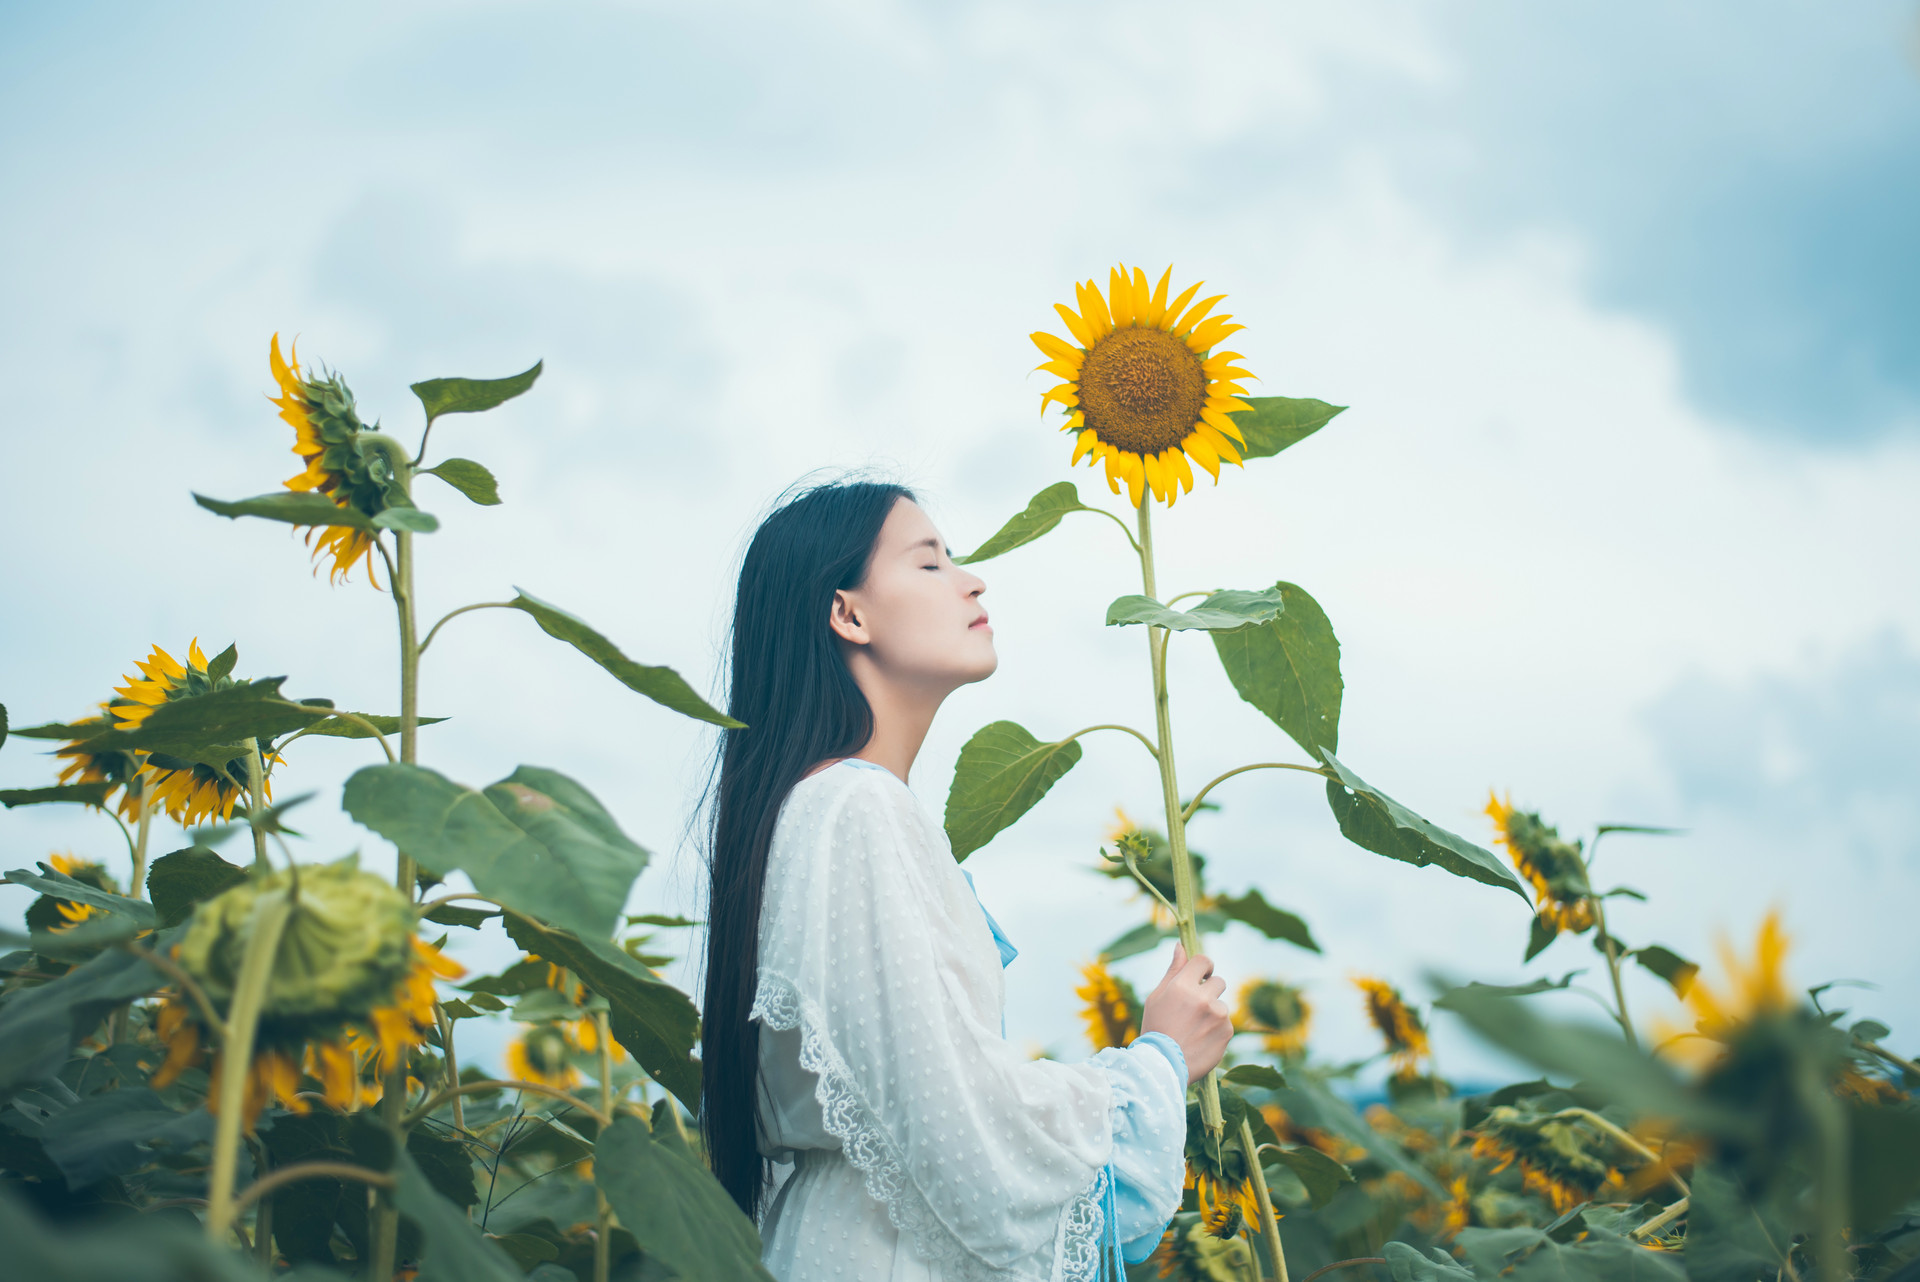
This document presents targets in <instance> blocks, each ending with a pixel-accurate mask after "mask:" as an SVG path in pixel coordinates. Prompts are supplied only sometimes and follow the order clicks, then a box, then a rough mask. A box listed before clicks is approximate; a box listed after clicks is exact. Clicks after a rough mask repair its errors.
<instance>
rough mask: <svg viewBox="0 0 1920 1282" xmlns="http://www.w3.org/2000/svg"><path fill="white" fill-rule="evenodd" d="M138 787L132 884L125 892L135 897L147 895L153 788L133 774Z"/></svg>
mask: <svg viewBox="0 0 1920 1282" xmlns="http://www.w3.org/2000/svg"><path fill="white" fill-rule="evenodd" d="M134 780H135V782H136V783H137V784H138V785H139V788H140V809H139V815H140V818H139V822H138V824H137V825H136V826H135V828H134V837H133V885H131V886H130V887H128V888H127V893H128V894H130V895H132V896H133V897H134V898H135V899H145V898H146V897H147V834H148V833H149V832H151V831H152V829H153V804H152V803H153V790H152V789H150V788H148V787H147V781H146V778H145V777H144V776H142V775H140V774H137V773H136V774H135V775H134Z"/></svg>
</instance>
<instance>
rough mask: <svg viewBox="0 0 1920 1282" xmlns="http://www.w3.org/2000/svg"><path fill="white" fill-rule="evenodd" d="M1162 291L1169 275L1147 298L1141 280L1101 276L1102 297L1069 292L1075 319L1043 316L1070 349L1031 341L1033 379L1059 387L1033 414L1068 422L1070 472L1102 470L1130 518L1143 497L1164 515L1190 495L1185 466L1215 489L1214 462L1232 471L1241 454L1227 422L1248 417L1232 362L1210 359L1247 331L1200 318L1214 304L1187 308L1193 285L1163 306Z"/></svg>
mask: <svg viewBox="0 0 1920 1282" xmlns="http://www.w3.org/2000/svg"><path fill="white" fill-rule="evenodd" d="M1172 279H1173V268H1171V267H1169V268H1167V270H1166V271H1165V272H1164V273H1162V275H1161V277H1160V283H1159V284H1158V285H1151V286H1150V285H1149V284H1148V283H1147V274H1146V272H1144V271H1142V270H1141V269H1140V268H1138V267H1134V268H1129V267H1127V266H1126V265H1124V264H1122V265H1120V266H1118V267H1115V268H1113V269H1111V270H1110V271H1109V272H1108V275H1107V293H1106V294H1105V295H1104V296H1103V295H1102V294H1101V293H1100V289H1099V286H1098V285H1097V284H1096V283H1095V282H1094V281H1091V280H1089V281H1087V282H1086V283H1085V284H1076V285H1075V286H1074V293H1075V296H1076V298H1075V301H1076V302H1077V303H1078V305H1079V308H1080V310H1079V311H1077V312H1076V311H1073V310H1072V309H1070V308H1068V307H1067V306H1066V305H1065V304H1062V303H1056V304H1054V310H1055V311H1057V312H1059V313H1060V318H1061V319H1062V320H1063V321H1065V322H1066V325H1067V332H1068V333H1069V334H1071V335H1072V337H1073V342H1068V341H1067V340H1066V339H1063V338H1060V337H1058V336H1057V335H1054V334H1049V333H1046V332H1044V331H1039V332H1036V333H1035V334H1034V335H1033V343H1034V346H1036V347H1038V348H1039V349H1040V351H1041V353H1042V354H1043V355H1045V356H1046V358H1047V359H1046V361H1045V362H1043V363H1042V364H1041V365H1040V366H1039V367H1038V368H1040V369H1042V370H1045V371H1046V372H1048V373H1050V374H1054V375H1057V376H1058V377H1059V378H1061V379H1064V380H1065V381H1064V382H1062V383H1060V384H1058V385H1056V386H1055V387H1053V388H1051V389H1050V390H1048V391H1047V392H1046V393H1044V394H1043V395H1042V396H1041V397H1040V408H1041V410H1042V411H1045V409H1046V407H1047V405H1048V404H1049V403H1056V404H1058V405H1060V406H1062V407H1063V408H1064V409H1065V410H1066V411H1067V420H1066V422H1065V424H1063V426H1062V430H1063V431H1070V432H1073V433H1074V434H1075V435H1074V448H1073V463H1076V464H1077V463H1078V462H1079V461H1080V460H1081V459H1083V458H1084V459H1086V460H1087V461H1088V464H1089V466H1092V465H1094V464H1104V465H1105V467H1106V479H1107V488H1108V489H1110V490H1112V491H1113V492H1114V493H1115V494H1118V493H1119V492H1120V486H1121V484H1122V483H1123V482H1124V483H1125V485H1126V487H1127V495H1128V498H1129V500H1130V501H1131V502H1132V503H1133V505H1134V506H1135V507H1139V506H1140V504H1141V503H1142V502H1144V501H1145V497H1146V494H1147V492H1148V491H1149V490H1151V491H1152V493H1153V496H1154V497H1155V498H1157V499H1159V500H1160V501H1161V502H1162V503H1166V504H1169V505H1171V504H1172V503H1173V502H1174V501H1175V500H1176V499H1177V498H1178V497H1179V495H1180V492H1181V491H1182V490H1183V489H1184V490H1186V491H1189V492H1191V491H1192V489H1193V468H1192V466H1191V464H1190V462H1189V460H1191V462H1193V463H1198V464H1199V465H1200V466H1201V467H1203V468H1205V469H1206V470H1207V473H1208V474H1209V475H1210V476H1212V477H1213V479H1214V480H1215V481H1216V482H1218V481H1219V479H1220V464H1221V462H1222V461H1225V462H1228V463H1232V464H1235V465H1238V464H1239V463H1240V449H1241V448H1243V447H1244V446H1245V445H1246V438H1245V437H1243V436H1242V435H1241V434H1240V429H1239V428H1237V427H1235V426H1234V423H1233V419H1232V417H1231V415H1232V414H1233V413H1234V412H1235V411H1237V410H1246V409H1251V408H1252V407H1251V406H1249V405H1248V404H1247V403H1246V402H1245V401H1242V400H1240V399H1239V397H1240V395H1241V394H1242V393H1243V392H1244V390H1245V389H1244V388H1242V387H1241V385H1240V382H1239V380H1241V379H1247V378H1252V377H1253V375H1252V374H1250V373H1249V372H1248V371H1246V370H1244V369H1241V368H1240V367H1239V366H1238V365H1236V364H1234V362H1235V361H1238V360H1240V359H1241V356H1240V354H1239V353H1238V352H1214V351H1213V347H1214V345H1215V344H1217V343H1219V342H1220V340H1222V339H1224V338H1226V337H1227V336H1228V335H1229V334H1232V333H1234V332H1236V331H1238V330H1241V329H1244V328H1246V327H1245V326H1244V325H1234V324H1229V323H1228V322H1229V321H1230V319H1231V318H1230V317H1229V316H1226V315H1220V316H1214V315H1212V314H1211V313H1212V311H1213V308H1214V305H1215V304H1216V303H1218V302H1219V301H1220V300H1221V299H1222V298H1225V297H1226V295H1225V294H1216V295H1214V296H1213V297H1211V298H1205V299H1202V300H1200V301H1199V302H1197V303H1195V302H1193V296H1194V295H1195V294H1197V293H1199V292H1200V285H1199V283H1197V282H1196V283H1195V284H1193V285H1190V286H1189V287H1188V288H1187V289H1186V290H1185V291H1184V292H1182V293H1181V294H1180V296H1179V297H1177V298H1175V299H1174V300H1173V301H1172V302H1168V301H1167V287H1168V285H1169V283H1170V282H1171V281H1172ZM1189 304H1191V306H1189ZM1075 343H1078V344H1079V346H1077V347H1076V346H1075V345H1074V344H1075Z"/></svg>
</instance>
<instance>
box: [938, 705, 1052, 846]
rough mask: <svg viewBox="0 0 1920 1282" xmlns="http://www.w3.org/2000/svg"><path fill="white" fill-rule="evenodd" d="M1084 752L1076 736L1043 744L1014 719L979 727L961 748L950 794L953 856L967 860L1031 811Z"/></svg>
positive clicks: (948, 815)
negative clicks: (1075, 738) (1004, 829)
mask: <svg viewBox="0 0 1920 1282" xmlns="http://www.w3.org/2000/svg"><path fill="white" fill-rule="evenodd" d="M1080 751H1081V750H1080V745H1079V743H1078V742H1076V741H1075V740H1072V739H1062V740H1060V741H1059V742H1057V743H1041V742H1040V741H1039V740H1038V739H1036V738H1034V737H1033V736H1032V735H1031V734H1029V733H1028V732H1027V730H1026V728H1025V727H1024V726H1020V725H1016V724H1015V723H1014V722H1011V721H996V722H994V723H993V724H992V725H989V726H983V727H982V728H981V729H979V730H977V731H975V732H974V735H973V738H971V739H969V740H967V742H966V746H965V747H963V748H961V749H960V761H959V764H958V765H957V766H955V768H954V775H953V787H952V789H951V790H950V791H949V792H948V793H947V821H946V827H947V839H948V840H949V841H950V842H951V843H952V845H953V857H954V858H955V859H965V858H966V857H967V856H968V855H970V854H972V853H973V852H974V851H976V850H978V849H980V847H982V846H984V845H986V844H987V843H988V842H989V841H992V840H993V838H994V835H995V834H996V833H998V832H1000V831H1001V830H1002V829H1003V828H1006V827H1008V826H1010V825H1011V824H1012V823H1013V822H1014V821H1015V820H1017V819H1018V818H1020V816H1021V815H1024V814H1026V813H1027V811H1029V810H1031V809H1033V807H1034V804H1035V803H1036V802H1038V801H1039V800H1040V798H1042V797H1044V796H1046V795H1047V790H1048V789H1049V788H1051V787H1053V785H1054V784H1056V783H1058V782H1060V777H1061V776H1062V775H1064V774H1066V773H1067V771H1069V770H1071V769H1073V767H1074V766H1075V765H1077V764H1078V763H1079V761H1080Z"/></svg>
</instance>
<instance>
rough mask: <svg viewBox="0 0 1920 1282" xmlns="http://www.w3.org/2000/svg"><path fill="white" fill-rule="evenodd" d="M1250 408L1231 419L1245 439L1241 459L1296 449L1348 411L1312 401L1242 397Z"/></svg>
mask: <svg viewBox="0 0 1920 1282" xmlns="http://www.w3.org/2000/svg"><path fill="white" fill-rule="evenodd" d="M1240 399H1241V400H1243V401H1245V402H1246V403H1247V404H1249V405H1251V406H1253V408H1252V409H1251V410H1242V411H1240V412H1238V413H1236V414H1234V415H1233V425H1234V426H1235V427H1237V428H1239V429H1240V435H1242V436H1244V437H1246V438H1247V443H1246V446H1245V447H1244V448H1243V449H1241V450H1240V457H1242V458H1269V457H1271V456H1272V455H1275V454H1278V453H1279V452H1280V451H1281V450H1284V449H1286V448H1287V446H1289V445H1297V444H1299V443H1300V442H1301V441H1304V440H1306V439H1307V438H1308V437H1309V436H1312V435H1313V434H1314V433H1315V432H1317V431H1319V430H1320V429H1321V428H1323V427H1325V426H1326V425H1327V424H1328V423H1330V422H1332V421H1333V417H1334V415H1336V414H1339V413H1341V412H1342V411H1344V410H1345V409H1346V408H1347V407H1346V406H1344V405H1329V404H1327V403H1326V402H1325V401H1316V400H1314V399H1312V398H1311V397H1292V396H1243V397H1241V398H1240Z"/></svg>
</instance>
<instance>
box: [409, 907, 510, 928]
mask: <svg viewBox="0 0 1920 1282" xmlns="http://www.w3.org/2000/svg"><path fill="white" fill-rule="evenodd" d="M499 915H500V910H499V909H498V908H461V907H460V906H458V905H457V904H441V905H440V906H439V907H438V908H436V909H434V910H433V911H432V912H430V913H428V914H427V915H426V916H427V920H428V921H431V922H437V923H438V924H440V925H442V926H465V927H466V928H467V929H468V930H478V929H480V927H481V926H483V925H485V924H486V922H487V921H488V919H489V918H493V917H498V916H499Z"/></svg>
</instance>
